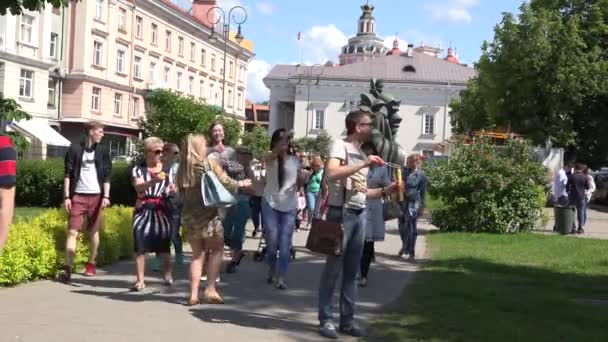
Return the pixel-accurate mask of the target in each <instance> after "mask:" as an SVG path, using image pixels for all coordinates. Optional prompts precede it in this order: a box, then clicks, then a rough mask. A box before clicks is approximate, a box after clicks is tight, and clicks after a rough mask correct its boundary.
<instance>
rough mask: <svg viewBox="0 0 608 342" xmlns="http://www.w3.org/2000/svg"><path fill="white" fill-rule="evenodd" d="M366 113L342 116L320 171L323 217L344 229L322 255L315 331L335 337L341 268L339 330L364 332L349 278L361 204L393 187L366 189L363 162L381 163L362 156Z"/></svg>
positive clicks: (361, 222) (355, 266)
mask: <svg viewBox="0 0 608 342" xmlns="http://www.w3.org/2000/svg"><path fill="white" fill-rule="evenodd" d="M371 115H372V114H371V113H369V112H365V111H361V110H357V111H353V112H350V113H349V114H348V115H347V116H346V120H345V125H346V132H347V137H346V138H345V139H344V140H341V139H337V140H335V141H334V142H333V143H332V146H331V148H330V153H329V160H328V162H327V165H326V168H325V172H326V179H327V182H328V192H329V198H328V204H329V208H328V210H327V216H326V219H327V220H328V221H333V222H337V223H341V224H342V227H343V230H344V241H343V245H342V254H341V255H339V256H327V259H326V261H325V267H324V268H323V272H322V273H321V280H320V284H319V311H318V318H319V333H320V334H321V336H324V337H327V338H332V339H336V338H338V334H337V331H336V328H335V326H334V324H333V322H332V321H333V314H332V311H333V310H332V298H333V293H334V289H335V287H336V282H337V281H338V278H339V277H340V273H342V284H341V286H340V325H339V330H340V332H342V333H344V334H347V335H351V336H354V337H360V336H363V335H364V333H363V331H362V330H361V328H359V326H358V325H357V324H356V323H355V321H354V316H355V301H356V291H357V285H356V283H355V278H356V276H357V271H358V270H359V266H360V263H361V255H362V253H363V244H364V241H365V225H366V222H367V217H366V211H365V204H366V200H367V199H368V198H380V197H382V196H384V195H387V194H389V193H391V192H393V191H394V190H395V189H396V188H397V186H396V184H395V183H393V184H391V185H389V186H388V187H386V188H380V189H367V168H368V167H370V166H373V165H383V164H384V161H383V160H382V159H381V158H380V157H378V156H374V155H371V156H368V157H366V156H365V154H364V153H363V152H362V151H361V145H362V144H363V142H365V141H366V140H367V139H368V137H369V136H370V134H371V132H372V116H371Z"/></svg>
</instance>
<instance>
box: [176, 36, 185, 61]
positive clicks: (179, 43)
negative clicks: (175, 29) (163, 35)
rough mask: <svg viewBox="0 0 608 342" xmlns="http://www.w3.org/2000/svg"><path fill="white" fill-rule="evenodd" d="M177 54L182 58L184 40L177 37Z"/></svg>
mask: <svg viewBox="0 0 608 342" xmlns="http://www.w3.org/2000/svg"><path fill="white" fill-rule="evenodd" d="M177 53H178V54H179V55H180V56H181V57H183V56H184V38H183V37H177Z"/></svg>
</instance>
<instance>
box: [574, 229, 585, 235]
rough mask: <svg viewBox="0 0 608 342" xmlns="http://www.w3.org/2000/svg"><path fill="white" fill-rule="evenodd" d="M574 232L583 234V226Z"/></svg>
mask: <svg viewBox="0 0 608 342" xmlns="http://www.w3.org/2000/svg"><path fill="white" fill-rule="evenodd" d="M576 233H577V234H585V228H579V229H578V230H577V231H576Z"/></svg>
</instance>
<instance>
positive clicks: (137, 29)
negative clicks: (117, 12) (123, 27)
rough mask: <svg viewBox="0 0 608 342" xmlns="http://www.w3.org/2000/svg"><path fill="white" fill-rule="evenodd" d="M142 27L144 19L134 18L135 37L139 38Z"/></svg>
mask: <svg viewBox="0 0 608 342" xmlns="http://www.w3.org/2000/svg"><path fill="white" fill-rule="evenodd" d="M143 26H144V19H143V18H142V17H135V37H137V38H141V33H142V32H141V31H142V29H143Z"/></svg>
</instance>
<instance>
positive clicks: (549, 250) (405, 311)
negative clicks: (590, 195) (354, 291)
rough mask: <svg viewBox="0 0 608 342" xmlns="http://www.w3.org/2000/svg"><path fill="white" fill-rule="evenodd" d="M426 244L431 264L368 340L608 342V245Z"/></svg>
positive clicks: (459, 240) (552, 239) (466, 240)
mask: <svg viewBox="0 0 608 342" xmlns="http://www.w3.org/2000/svg"><path fill="white" fill-rule="evenodd" d="M428 243H429V244H428V246H429V249H430V252H431V253H432V261H429V262H427V263H425V264H423V265H422V270H421V271H420V272H419V273H418V274H417V275H416V277H415V278H414V280H413V282H412V283H411V284H410V286H409V287H408V288H407V289H406V291H405V293H404V295H403V296H402V297H401V298H400V299H399V300H398V301H397V302H395V303H393V304H391V305H390V306H389V307H388V308H387V309H388V310H387V313H385V314H383V315H382V316H381V317H380V318H379V319H378V320H377V321H376V322H375V323H374V325H373V327H372V335H371V336H370V337H369V340H371V341H535V342H536V341H608V329H606V322H607V320H608V241H607V240H592V239H577V238H572V237H563V236H545V235H537V234H518V235H487V234H466V233H458V234H431V235H430V236H428ZM581 300H582V301H581ZM585 300H596V301H600V302H599V304H598V302H595V303H594V304H590V303H589V302H585ZM601 301H603V302H601Z"/></svg>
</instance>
